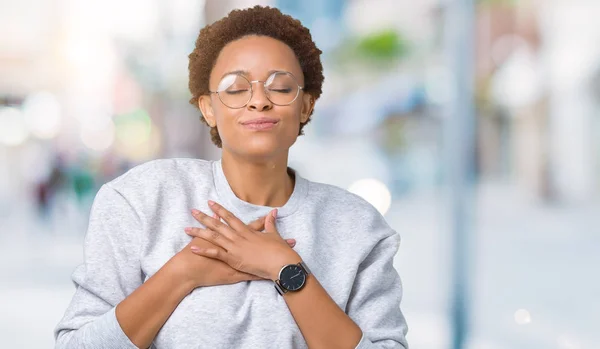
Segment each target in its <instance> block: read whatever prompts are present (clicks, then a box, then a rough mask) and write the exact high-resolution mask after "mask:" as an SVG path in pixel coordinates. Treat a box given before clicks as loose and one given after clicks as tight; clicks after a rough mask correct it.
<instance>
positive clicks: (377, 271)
mask: <svg viewBox="0 0 600 349" xmlns="http://www.w3.org/2000/svg"><path fill="white" fill-rule="evenodd" d="M390 230H391V229H390ZM399 247H400V235H399V234H398V233H396V232H393V234H392V235H388V236H387V237H385V238H382V239H381V240H379V241H378V242H377V244H376V245H375V246H374V247H373V249H372V250H371V252H370V253H369V254H368V255H367V257H366V258H365V260H364V261H363V262H362V263H361V265H360V267H359V269H358V273H357V277H356V279H355V281H354V285H353V288H352V292H351V295H350V299H349V301H348V304H347V314H348V316H350V318H351V319H352V320H354V322H356V324H357V325H358V326H359V327H360V328H361V330H362V331H363V336H362V339H361V341H360V343H359V344H358V345H357V347H356V349H384V348H385V349H392V348H393V349H407V348H408V344H407V342H406V333H407V331H408V327H407V325H406V320H405V319H404V315H402V312H401V310H400V300H401V299H402V284H401V281H400V276H399V275H398V272H397V271H396V269H395V268H394V265H393V261H394V256H395V255H396V253H397V252H398V249H399Z"/></svg>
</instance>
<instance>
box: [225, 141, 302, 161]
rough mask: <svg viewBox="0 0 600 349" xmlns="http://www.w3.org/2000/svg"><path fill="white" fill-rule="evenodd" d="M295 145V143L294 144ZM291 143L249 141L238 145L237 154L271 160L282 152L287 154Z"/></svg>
mask: <svg viewBox="0 0 600 349" xmlns="http://www.w3.org/2000/svg"><path fill="white" fill-rule="evenodd" d="M292 144H293V143H292ZM290 146H291V144H289V142H277V141H276V140H275V139H252V140H250V139H248V140H245V141H242V142H240V143H238V146H237V147H236V148H237V149H238V150H239V151H237V153H239V154H242V155H245V156H248V157H252V158H270V157H272V156H275V155H277V154H280V153H281V152H284V151H285V152H287V151H288V150H289V148H290Z"/></svg>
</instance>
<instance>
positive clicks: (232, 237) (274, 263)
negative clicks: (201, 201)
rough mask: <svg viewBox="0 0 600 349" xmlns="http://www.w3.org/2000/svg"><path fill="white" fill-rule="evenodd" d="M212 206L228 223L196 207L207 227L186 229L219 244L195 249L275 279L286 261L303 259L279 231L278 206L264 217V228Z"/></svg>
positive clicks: (239, 268) (292, 261)
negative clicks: (277, 223)
mask: <svg viewBox="0 0 600 349" xmlns="http://www.w3.org/2000/svg"><path fill="white" fill-rule="evenodd" d="M209 206H210V208H211V210H212V211H213V212H214V213H216V215H217V216H218V217H221V218H222V219H223V220H224V221H225V223H227V224H224V223H222V222H221V221H220V220H218V219H215V218H213V217H210V216H208V215H206V214H204V213H202V212H200V211H197V210H195V212H194V214H193V215H194V218H196V220H197V221H198V222H200V223H202V225H204V226H205V227H206V229H202V228H191V229H187V230H189V231H186V233H187V234H188V235H190V236H194V237H199V238H202V239H204V240H207V241H209V242H211V243H212V244H214V245H217V246H219V247H222V249H218V248H199V249H194V248H192V252H194V253H196V254H198V255H200V256H204V257H209V258H213V259H218V260H221V261H223V262H225V263H227V264H229V266H231V267H232V268H234V269H237V270H239V271H241V272H244V273H248V274H253V275H256V276H258V277H261V278H264V279H271V280H276V279H278V278H279V271H280V269H281V268H282V267H283V266H284V265H286V264H295V263H299V262H300V261H301V260H302V259H301V258H300V256H299V255H298V254H297V253H296V252H295V251H294V250H293V249H292V248H291V247H290V246H289V245H288V243H287V242H286V241H285V240H284V239H283V238H282V237H281V235H279V232H278V231H277V228H276V227H275V218H276V217H277V209H275V210H273V211H271V212H270V213H269V214H268V215H267V217H266V218H265V231H264V232H259V231H256V230H253V229H251V228H250V227H248V226H247V225H246V224H244V223H243V222H242V221H241V220H240V219H239V218H237V217H236V216H234V215H233V214H232V213H231V212H229V211H228V210H226V209H225V208H224V207H223V206H221V205H219V204H217V203H214V202H212V201H209Z"/></svg>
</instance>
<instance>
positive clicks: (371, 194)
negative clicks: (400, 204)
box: [348, 178, 392, 215]
mask: <svg viewBox="0 0 600 349" xmlns="http://www.w3.org/2000/svg"><path fill="white" fill-rule="evenodd" d="M348 190H349V191H350V192H351V193H354V194H356V195H358V196H360V197H362V198H363V199H365V200H367V201H368V202H369V203H370V204H371V205H373V206H375V208H376V209H377V210H378V211H379V212H380V213H381V214H382V215H385V214H386V213H387V211H388V210H389V208H390V205H391V204H392V194H391V193H390V190H389V189H388V188H387V186H386V185H385V184H383V183H382V182H380V181H378V180H377V179H373V178H366V179H361V180H358V181H356V182H354V183H353V184H352V185H350V187H349V188H348Z"/></svg>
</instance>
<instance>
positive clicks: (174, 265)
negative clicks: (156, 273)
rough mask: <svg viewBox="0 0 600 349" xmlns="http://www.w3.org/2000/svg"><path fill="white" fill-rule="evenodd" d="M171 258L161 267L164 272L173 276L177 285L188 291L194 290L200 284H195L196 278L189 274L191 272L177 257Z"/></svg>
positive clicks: (172, 278)
mask: <svg viewBox="0 0 600 349" xmlns="http://www.w3.org/2000/svg"><path fill="white" fill-rule="evenodd" d="M175 257H176V256H174V257H173V258H171V259H170V260H169V261H168V262H167V263H165V265H164V266H163V267H162V268H161V270H162V269H164V272H165V273H166V274H168V275H169V276H170V277H171V280H172V281H173V283H174V284H175V285H178V286H179V287H180V288H182V289H183V290H185V291H186V292H187V293H190V292H192V291H193V290H194V289H195V288H196V287H198V285H196V284H195V281H194V278H193V277H191V276H190V275H189V272H188V270H187V268H186V267H185V265H183V264H182V263H180V262H179V260H178V259H177V258H175Z"/></svg>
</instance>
